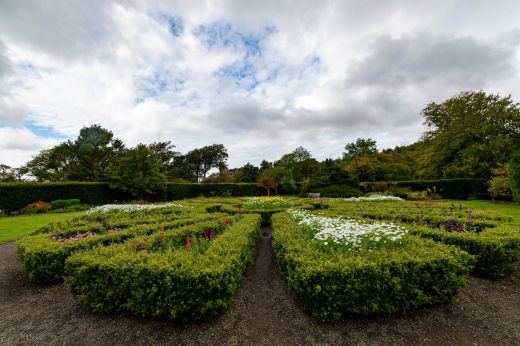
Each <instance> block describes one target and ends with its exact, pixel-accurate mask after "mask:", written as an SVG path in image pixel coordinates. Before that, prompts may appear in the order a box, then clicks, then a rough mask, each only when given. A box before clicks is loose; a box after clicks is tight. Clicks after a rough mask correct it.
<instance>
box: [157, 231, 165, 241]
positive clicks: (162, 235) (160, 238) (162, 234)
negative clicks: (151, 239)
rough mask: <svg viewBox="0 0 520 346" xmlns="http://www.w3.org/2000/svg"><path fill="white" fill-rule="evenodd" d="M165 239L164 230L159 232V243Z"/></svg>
mask: <svg viewBox="0 0 520 346" xmlns="http://www.w3.org/2000/svg"><path fill="white" fill-rule="evenodd" d="M165 239H166V234H164V232H161V233H159V241H160V242H161V243H164V240H165Z"/></svg>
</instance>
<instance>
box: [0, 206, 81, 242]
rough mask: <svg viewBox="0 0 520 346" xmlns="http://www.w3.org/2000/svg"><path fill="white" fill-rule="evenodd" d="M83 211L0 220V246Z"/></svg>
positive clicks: (3, 218)
mask: <svg viewBox="0 0 520 346" xmlns="http://www.w3.org/2000/svg"><path fill="white" fill-rule="evenodd" d="M84 213H85V212H84V211H76V212H71V213H55V214H53V213H49V214H35V215H21V216H12V217H2V218H0V244H3V243H7V242H8V241H11V240H16V239H19V238H21V237H23V236H24V235H27V234H29V233H31V232H32V231H34V230H36V229H38V228H40V227H42V226H45V225H46V224H48V223H51V222H56V221H63V220H68V219H72V218H73V217H75V216H79V215H83V214H84Z"/></svg>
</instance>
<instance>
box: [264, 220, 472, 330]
mask: <svg viewBox="0 0 520 346" xmlns="http://www.w3.org/2000/svg"><path fill="white" fill-rule="evenodd" d="M272 221H273V223H272V226H273V247H274V250H275V254H276V258H277V262H278V265H279V266H280V269H281V271H282V273H283V275H284V277H285V278H286V280H287V282H288V285H289V287H290V288H291V289H292V290H293V291H294V293H295V294H296V295H297V296H298V298H299V299H300V301H301V303H302V304H303V307H304V308H305V310H307V311H308V312H310V313H311V314H312V315H313V316H314V317H316V318H318V319H320V320H322V321H335V320H338V319H340V318H342V317H345V316H348V315H371V314H378V313H393V312H396V311H400V310H408V309H412V308H416V307H418V306H422V305H430V304H435V303H444V302H451V301H453V300H455V299H456V297H457V295H458V293H459V291H460V290H461V289H462V288H463V287H464V286H465V284H466V276H467V274H468V272H469V269H470V267H471V262H472V256H471V255H469V254H467V253H466V252H464V251H462V250H460V249H458V248H457V247H454V246H447V245H444V244H440V243H437V242H434V241H431V240H429V239H422V238H418V237H413V236H407V237H406V243H405V244H404V245H402V246H401V247H396V248H382V249H377V250H373V251H371V252H369V251H366V250H362V251H351V252H341V251H333V252H332V253H325V252H323V251H321V250H320V249H319V247H317V246H316V243H315V242H313V241H312V240H311V239H310V238H309V236H308V234H307V233H305V232H304V231H302V230H301V229H300V228H299V226H298V224H297V223H296V222H295V221H294V220H293V219H292V217H291V216H289V215H288V214H287V213H280V214H276V215H274V216H273V218H272Z"/></svg>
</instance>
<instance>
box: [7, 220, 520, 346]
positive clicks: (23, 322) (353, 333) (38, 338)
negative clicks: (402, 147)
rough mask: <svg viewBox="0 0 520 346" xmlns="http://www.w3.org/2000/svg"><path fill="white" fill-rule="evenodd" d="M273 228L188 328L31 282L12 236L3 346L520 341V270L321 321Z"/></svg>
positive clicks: (268, 230) (476, 343)
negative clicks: (103, 310)
mask: <svg viewBox="0 0 520 346" xmlns="http://www.w3.org/2000/svg"><path fill="white" fill-rule="evenodd" d="M270 234H271V230H270V228H264V229H262V234H261V237H260V238H259V240H258V246H257V252H256V255H255V261H254V263H253V264H251V265H250V266H249V268H248V270H247V275H246V277H245V278H244V280H243V282H242V285H241V287H240V289H239V291H238V293H237V296H236V298H235V301H234V303H233V304H232V306H231V307H230V309H229V310H228V311H227V312H226V313H224V314H223V315H221V316H220V317H218V318H215V319H213V320H210V321H206V322H202V323H198V324H192V325H187V326H183V325H180V324H176V323H172V322H169V321H157V320H147V319H140V318H136V317H133V316H127V315H98V314H94V313H91V312H90V311H88V310H87V309H86V308H84V307H83V306H81V305H79V304H78V303H77V302H76V301H75V300H74V298H73V297H72V296H71V295H70V294H69V293H68V292H67V290H66V289H65V287H64V286H63V285H62V284H59V285H53V286H39V285H34V284H31V283H29V282H28V281H27V280H26V279H25V277H24V276H23V274H22V273H21V271H20V264H19V262H18V260H17V258H16V249H15V244H14V243H8V244H4V245H0V302H1V303H0V345H121V344H138V345H156V344H159V345H160V344H165V345H166V344H168V345H270V346H274V345H342V344H348V345H403V344H407V345H421V344H424V345H446V344H452V345H520V270H519V271H517V272H516V273H514V274H513V275H512V276H511V277H510V278H508V279H504V280H499V281H491V280H485V279H478V278H470V280H469V284H468V287H467V288H466V289H464V291H463V292H462V294H461V296H460V299H459V301H458V302H457V303H455V304H452V305H440V306H434V307H429V308H424V309H420V310H417V311H414V312H410V313H407V314H400V315H394V316H387V317H381V318H357V319H348V320H346V321H343V322H341V323H338V324H334V325H330V324H323V323H320V322H318V321H316V320H314V319H312V318H311V317H309V316H307V315H306V314H305V313H303V312H302V311H301V309H300V307H299V306H298V304H297V302H296V300H295V299H294V297H293V296H292V295H291V293H290V292H289V290H288V288H287V285H286V284H285V282H284V281H283V279H282V277H281V276H280V274H279V273H278V272H277V270H276V269H275V265H274V254H273V250H272V247H271V236H270Z"/></svg>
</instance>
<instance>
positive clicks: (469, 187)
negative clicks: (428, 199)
mask: <svg viewBox="0 0 520 346" xmlns="http://www.w3.org/2000/svg"><path fill="white" fill-rule="evenodd" d="M393 184H394V186H396V187H407V188H410V189H411V190H413V191H426V190H428V189H430V190H433V189H434V188H435V191H436V193H437V194H439V195H440V196H441V197H442V198H448V199H468V197H470V196H477V197H479V198H483V199H486V198H489V195H488V193H487V182H486V180H485V179H473V178H459V179H439V180H410V181H396V182H393Z"/></svg>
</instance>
